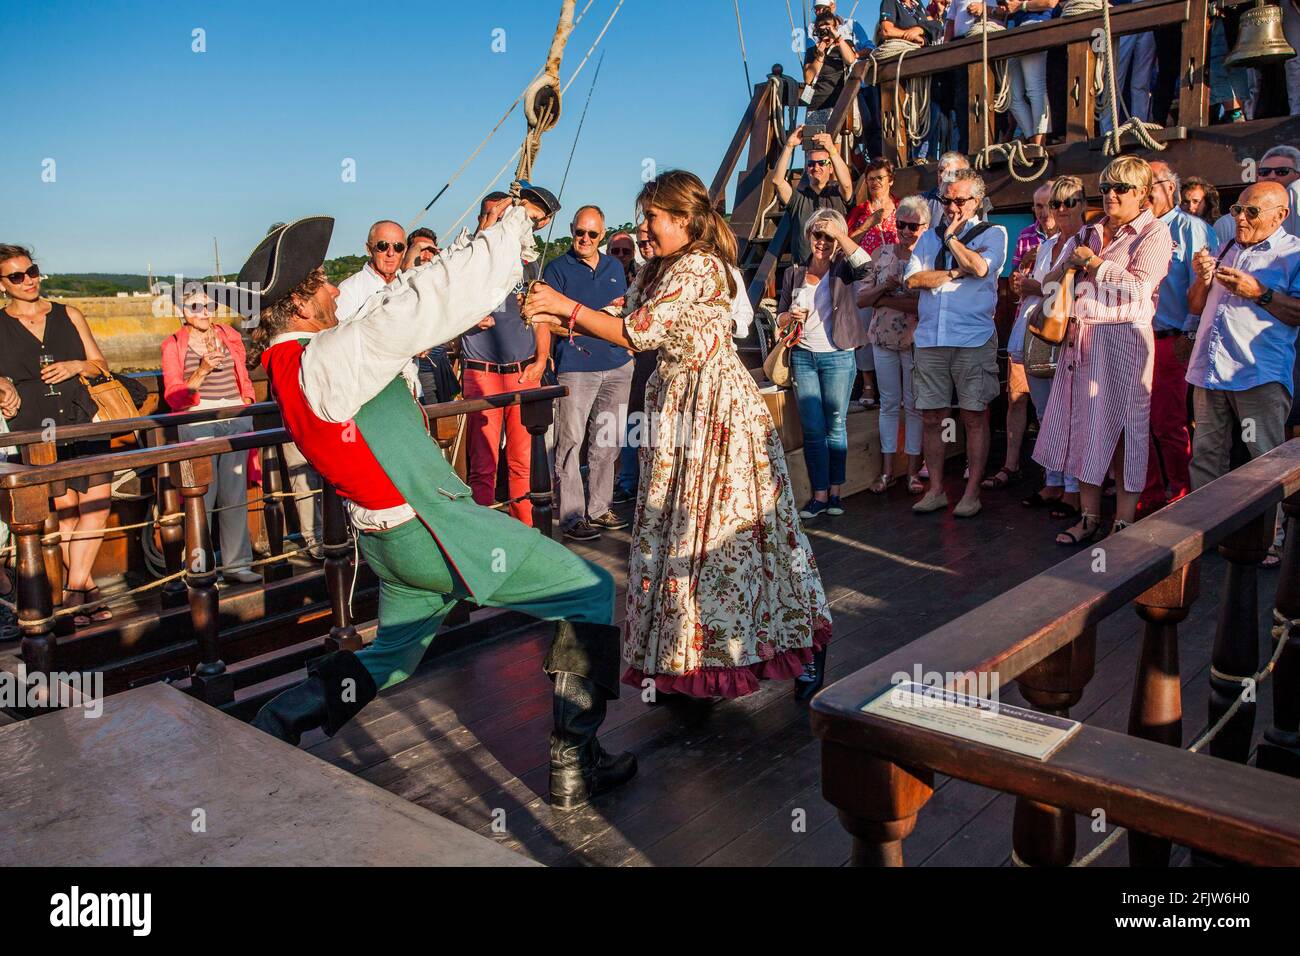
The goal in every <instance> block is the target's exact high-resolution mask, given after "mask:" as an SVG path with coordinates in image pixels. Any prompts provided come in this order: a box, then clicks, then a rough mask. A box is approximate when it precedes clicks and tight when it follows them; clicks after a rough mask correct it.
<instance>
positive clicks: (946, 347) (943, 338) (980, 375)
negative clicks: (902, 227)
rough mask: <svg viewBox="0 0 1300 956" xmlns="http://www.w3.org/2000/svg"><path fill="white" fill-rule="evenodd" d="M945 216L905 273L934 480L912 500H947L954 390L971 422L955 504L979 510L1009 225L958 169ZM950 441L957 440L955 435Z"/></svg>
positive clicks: (946, 196)
mask: <svg viewBox="0 0 1300 956" xmlns="http://www.w3.org/2000/svg"><path fill="white" fill-rule="evenodd" d="M941 189H942V193H941V197H942V198H941V200H940V203H941V205H942V207H943V210H944V218H943V220H942V221H940V222H939V223H938V224H937V225H936V226H935V228H933V229H931V230H929V231H928V232H926V233H925V235H923V236H922V237H921V238H920V239H919V240H918V241H917V243H916V248H915V249H914V250H913V251H912V258H911V260H910V261H909V262H908V264H907V269H906V271H905V273H904V280H905V281H906V284H907V288H908V289H914V290H918V291H919V292H920V301H919V305H918V314H919V319H918V321H917V326H916V332H915V334H914V336H913V345H914V347H915V359H914V362H915V368H914V371H913V383H914V387H915V392H916V407H917V408H918V409H920V411H921V419H922V447H923V448H924V450H925V464H926V469H927V471H928V473H929V480H930V487H929V490H928V491H927V492H926V494H925V497H923V498H922V499H921V500H920V501H918V502H917V503H916V504H915V505H913V506H912V510H913V511H915V512H917V513H918V514H925V513H927V512H932V511H941V510H943V509H945V508H947V507H948V496H947V494H946V493H945V492H944V490H943V466H944V460H945V458H946V455H945V440H944V439H945V437H946V436H945V431H946V429H947V428H948V426H947V425H946V424H945V423H946V422H948V421H949V419H950V416H951V414H952V412H951V409H952V397H953V394H954V393H955V394H956V396H957V404H958V407H959V408H960V409H961V420H962V424H963V425H964V426H965V429H966V458H967V461H968V462H969V465H970V469H969V472H968V473H967V478H966V490H965V493H964V494H963V495H962V498H961V501H959V502H958V503H957V507H956V508H955V509H953V514H954V515H956V516H957V517H959V518H973V517H974V516H975V515H977V514H979V513H980V509H981V507H982V506H981V504H980V481H981V480H982V479H983V477H984V466H985V464H986V463H987V461H988V455H989V411H988V407H989V403H990V402H992V401H993V400H994V399H995V398H997V396H998V392H999V390H1000V386H999V384H998V335H997V329H996V328H995V326H994V324H993V312H994V310H995V309H996V308H997V302H998V274H999V273H1001V271H1002V265H1003V263H1005V262H1006V259H1007V231H1006V229H1005V228H1004V227H1002V226H995V225H993V224H992V223H989V222H987V221H985V220H982V219H981V217H980V214H979V212H980V206H981V204H982V203H983V200H984V180H983V179H981V178H980V176H979V174H978V173H976V172H974V171H973V170H970V169H959V170H956V171H955V172H953V173H952V178H951V179H948V180H946V181H944V182H943V185H942V187H941ZM949 440H951V439H949Z"/></svg>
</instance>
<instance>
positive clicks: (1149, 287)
mask: <svg viewBox="0 0 1300 956" xmlns="http://www.w3.org/2000/svg"><path fill="white" fill-rule="evenodd" d="M1151 180H1152V176H1151V167H1150V166H1148V165H1147V163H1146V160H1143V159H1139V158H1137V157H1136V156H1121V157H1119V158H1118V159H1115V160H1113V161H1112V162H1111V164H1110V165H1109V166H1107V167H1106V170H1105V171H1104V172H1103V173H1102V174H1101V194H1102V209H1103V211H1104V212H1105V218H1103V219H1102V220H1101V221H1100V222H1098V223H1096V224H1094V225H1091V226H1085V227H1084V228H1083V229H1082V230H1081V231H1080V232H1079V233H1078V234H1076V235H1075V236H1074V237H1073V238H1071V239H1070V240H1069V241H1068V242H1067V243H1066V245H1065V248H1064V249H1063V250H1062V253H1061V254H1062V255H1063V256H1064V260H1063V262H1062V264H1061V265H1060V266H1058V267H1057V268H1056V269H1054V270H1053V271H1052V272H1050V273H1048V275H1047V276H1046V279H1045V281H1044V285H1049V284H1051V283H1056V282H1059V281H1060V280H1061V277H1062V275H1063V274H1064V272H1065V269H1066V268H1067V267H1073V268H1075V269H1076V270H1077V272H1076V275H1075V298H1074V308H1073V309H1072V312H1071V314H1072V315H1073V316H1074V318H1075V321H1074V322H1073V323H1072V328H1071V330H1070V333H1069V342H1068V345H1067V348H1066V350H1065V351H1064V352H1063V353H1062V355H1061V362H1060V365H1059V367H1058V368H1057V372H1056V378H1055V379H1054V380H1053V382H1052V394H1051V398H1050V399H1049V400H1048V403H1047V414H1046V415H1045V416H1044V421H1043V426H1042V429H1041V432H1040V435H1039V439H1038V442H1037V445H1036V447H1035V449H1034V460H1035V461H1037V462H1038V463H1039V464H1040V465H1042V466H1043V467H1044V468H1047V469H1049V470H1051V471H1063V472H1065V473H1066V474H1070V475H1076V476H1077V477H1078V479H1079V492H1080V498H1081V504H1082V515H1081V516H1080V518H1079V522H1078V523H1077V524H1075V525H1074V526H1073V527H1071V528H1069V529H1067V530H1066V531H1063V532H1061V534H1059V535H1057V537H1056V541H1057V543H1058V544H1063V545H1077V544H1085V543H1087V542H1090V541H1094V540H1096V539H1097V538H1098V537H1099V536H1100V534H1101V486H1102V483H1103V482H1104V481H1105V480H1106V474H1107V472H1108V471H1110V470H1111V469H1112V468H1113V469H1114V473H1115V484H1116V486H1117V500H1116V508H1115V510H1116V520H1115V526H1114V530H1116V531H1119V530H1122V529H1123V528H1125V527H1127V526H1128V525H1130V524H1132V523H1133V521H1134V518H1135V509H1136V507H1137V499H1138V495H1139V493H1140V492H1141V491H1142V488H1143V486H1144V485H1145V483H1146V473H1147V443H1148V423H1149V420H1150V415H1151V377H1152V372H1153V369H1154V356H1155V352H1154V339H1153V338H1152V331H1151V320H1152V319H1153V318H1154V316H1155V311H1156V297H1157V295H1158V293H1159V289H1160V283H1161V282H1163V281H1164V278H1165V273H1166V272H1168V270H1169V260H1170V258H1171V256H1172V255H1173V239H1172V237H1171V236H1170V234H1169V228H1168V227H1167V226H1166V225H1165V224H1164V223H1163V222H1161V221H1160V220H1159V219H1157V218H1156V217H1155V216H1154V215H1152V214H1151V211H1150V210H1149V209H1145V208H1144V206H1145V205H1146V203H1147V199H1148V196H1149V195H1150V192H1151Z"/></svg>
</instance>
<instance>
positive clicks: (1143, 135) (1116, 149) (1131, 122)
mask: <svg viewBox="0 0 1300 956" xmlns="http://www.w3.org/2000/svg"><path fill="white" fill-rule="evenodd" d="M1101 17H1102V21H1101V22H1102V28H1103V29H1104V30H1105V33H1106V50H1105V58H1106V88H1107V90H1106V93H1107V95H1106V100H1107V106H1108V107H1109V113H1110V132H1109V133H1107V134H1106V142H1105V143H1104V144H1103V146H1102V152H1103V153H1105V155H1107V156H1118V155H1119V154H1120V152H1121V150H1122V149H1123V147H1122V144H1121V143H1120V138H1121V137H1122V136H1123V135H1124V133H1126V132H1130V133H1132V134H1133V135H1134V136H1135V137H1136V138H1137V141H1138V142H1139V143H1141V144H1142V145H1143V146H1145V147H1146V148H1147V149H1150V150H1153V151H1155V152H1160V151H1162V150H1163V149H1164V148H1165V147H1164V144H1162V143H1157V142H1156V141H1155V140H1154V139H1152V138H1151V134H1150V133H1149V132H1148V130H1153V129H1163V127H1162V126H1161V125H1160V124H1159V123H1147V122H1145V121H1143V120H1139V119H1134V118H1133V117H1132V116H1129V118H1128V119H1127V120H1126V121H1125V122H1124V124H1123V125H1120V123H1119V108H1118V105H1117V95H1116V92H1115V40H1114V37H1113V36H1112V35H1111V31H1110V4H1109V3H1103V4H1102V5H1101ZM1125 115H1127V111H1126V114H1125Z"/></svg>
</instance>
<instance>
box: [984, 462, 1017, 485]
mask: <svg viewBox="0 0 1300 956" xmlns="http://www.w3.org/2000/svg"><path fill="white" fill-rule="evenodd" d="M1020 475H1021V470H1020V469H1019V468H1016V469H1011V468H1005V467H1004V468H999V469H998V470H997V471H996V472H994V473H993V474H991V475H989V477H987V478H985V479H984V480H983V481H981V482H980V487H981V488H987V489H989V490H996V489H998V488H1005V487H1006V486H1007V485H1010V484H1014V483H1015V482H1017V481H1019V480H1020Z"/></svg>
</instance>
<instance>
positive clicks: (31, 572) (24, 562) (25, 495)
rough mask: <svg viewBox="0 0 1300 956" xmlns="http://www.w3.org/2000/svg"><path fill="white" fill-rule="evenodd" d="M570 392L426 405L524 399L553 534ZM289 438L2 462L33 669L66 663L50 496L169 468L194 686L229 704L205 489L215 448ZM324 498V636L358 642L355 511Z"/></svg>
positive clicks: (539, 517) (537, 483)
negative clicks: (351, 595) (553, 432)
mask: <svg viewBox="0 0 1300 956" xmlns="http://www.w3.org/2000/svg"><path fill="white" fill-rule="evenodd" d="M567 393H568V390H567V389H566V388H564V387H562V386H549V387H544V388H536V389H527V390H522V391H515V392H506V393H503V394H500V395H493V396H490V397H487V398H479V399H473V400H469V401H458V402H446V403H441V404H437V405H427V406H425V413H426V415H427V416H428V418H429V421H430V422H431V423H436V422H437V421H439V420H441V419H448V418H453V417H456V416H460V415H465V414H468V413H470V412H475V411H482V410H486V409H492V408H504V407H508V406H511V405H518V406H520V414H521V418H522V420H523V424H524V426H525V428H527V429H528V432H529V434H530V435H531V436H532V448H531V462H530V463H531V469H532V477H531V482H530V493H529V500H530V501H531V503H532V509H533V524H534V526H535V527H537V528H538V529H539V530H540V531H541V532H542V533H543V534H545V535H549V534H550V533H551V479H550V470H549V464H548V459H547V454H546V444H545V434H546V430H547V428H548V427H549V426H550V424H551V422H552V408H551V403H552V402H553V401H554V400H555V399H557V398H560V397H562V396H564V395H566V394H567ZM220 412H221V414H220V417H233V416H237V415H239V414H241V413H242V414H244V415H249V414H262V413H266V414H268V415H272V416H275V417H276V418H278V414H279V412H278V409H277V407H276V406H275V405H273V404H269V403H268V404H263V405H262V406H245V407H244V408H243V409H223V410H220ZM202 414H205V413H179V415H161V416H152V417H149V418H144V419H130V420H124V421H117V422H110V423H103V424H102V425H99V424H97V425H76V426H68V427H67V428H63V429H60V430H59V432H58V436H57V437H58V439H59V440H60V441H62V440H65V439H67V438H72V437H82V438H84V437H91V436H94V437H103V436H105V435H108V434H115V433H118V432H121V431H123V430H128V429H130V430H143V431H148V432H149V433H151V434H157V433H159V432H162V431H164V430H165V427H166V426H168V425H171V426H174V425H175V424H177V422H176V419H177V418H181V419H189V420H195V419H194V416H196V415H202ZM197 420H203V419H197ZM160 422H162V424H160ZM36 434H37V436H38V437H37V439H36V440H33V439H32V435H31V434H30V433H15V435H14V436H10V437H12V438H13V440H15V441H16V442H18V443H21V445H22V447H23V448H25V449H35V448H46V447H47V446H48V447H50V448H52V447H53V446H52V445H50V443H49V442H48V441H43V440H40V436H39V433H36ZM6 440H9V438H8V437H7V438H6ZM288 441H292V438H291V436H290V435H289V433H288V432H287V431H285V430H284V429H283V428H268V429H262V430H259V431H254V432H249V433H246V434H242V435H234V436H230V437H226V438H207V439H200V440H195V441H186V442H174V443H168V444H158V445H156V446H154V447H147V448H139V449H132V450H128V451H119V452H113V453H110V454H105V455H94V456H87V457H82V458H77V459H74V460H70V461H49V462H44V463H23V464H6V463H0V517H3V518H4V520H5V521H6V522H7V523H8V524H9V525H10V529H11V531H12V532H13V538H14V547H15V554H16V559H17V561H16V563H17V571H18V575H17V578H18V580H17V592H16V593H17V596H18V597H17V603H18V621H19V627H20V629H21V631H22V657H23V660H24V662H25V663H26V665H27V669H28V672H29V673H38V672H39V673H42V674H46V675H48V674H52V673H55V672H57V671H60V670H62V669H64V668H63V667H61V665H60V655H59V636H58V634H59V631H58V629H57V628H56V620H57V618H58V617H60V616H64V615H60V614H59V613H58V610H57V609H58V604H57V602H56V598H55V595H56V594H61V591H62V584H63V565H62V553H61V548H60V539H59V535H58V530H57V523H55V522H54V516H53V514H52V512H51V505H50V498H51V496H52V495H53V494H55V493H57V492H58V491H59V490H60V489H61V488H62V487H63V484H62V483H63V482H66V481H67V480H68V479H69V478H74V477H84V476H89V475H96V474H103V473H108V472H116V471H120V470H126V469H143V468H150V467H158V468H159V469H160V472H161V474H160V478H159V488H158V496H159V512H160V519H159V535H160V538H161V539H162V544H163V551H164V554H165V555H166V559H167V572H168V575H169V576H170V575H176V576H177V579H178V580H181V581H183V583H182V585H181V587H182V593H183V594H184V595H185V597H186V598H187V600H188V603H189V609H190V617H191V622H192V631H193V634H194V638H195V640H196V642H197V646H198V657H199V662H198V664H197V666H196V667H195V668H194V670H193V674H192V675H191V689H192V691H193V692H194V693H196V694H197V695H198V696H199V697H201V698H202V699H204V700H206V701H207V702H209V703H212V704H217V705H221V704H227V703H229V702H230V701H231V699H232V696H233V690H234V688H233V685H232V682H231V680H230V675H229V673H228V672H227V668H226V665H225V662H224V661H223V660H222V658H221V649H220V641H219V635H218V626H217V625H218V615H217V610H218V602H217V589H216V583H217V574H218V570H219V569H218V568H217V565H216V561H215V557H214V554H213V547H212V539H211V533H210V529H209V524H208V516H207V513H206V510H205V507H204V500H203V496H204V494H205V493H206V492H207V490H208V486H209V485H210V484H211V482H212V480H213V475H212V459H213V456H215V455H220V454H225V453H227V452H234V451H248V450H250V449H254V448H259V449H263V450H264V453H267V454H268V457H269V458H270V456H271V455H273V453H274V449H276V448H277V447H278V446H279V445H281V444H283V443H285V442H288ZM263 473H264V481H267V482H270V484H269V485H268V486H264V489H263V490H264V494H265V502H266V503H265V514H264V520H265V522H266V526H267V538H268V542H269V544H270V547H271V552H272V556H273V557H278V556H281V555H283V554H284V551H283V544H284V533H283V532H284V521H283V512H282V506H281V504H280V495H279V494H277V493H276V491H277V490H278V469H277V468H276V467H275V462H274V460H273V458H270V460H268V461H267V462H266V463H265V466H264V470H263ZM271 476H275V477H271ZM323 499H324V503H323V511H324V535H323V537H324V542H323V544H324V550H325V572H324V573H325V577H326V581H327V583H328V591H329V597H330V604H331V623H332V626H331V629H330V634H329V636H327V637H326V638H325V646H326V648H327V649H337V648H339V647H344V648H348V649H356V648H358V647H360V638H359V637H358V636H357V634H356V629H355V627H354V626H353V622H352V620H351V616H350V612H349V610H348V604H347V593H346V583H347V581H348V580H349V578H350V574H349V569H350V566H351V560H352V558H351V555H352V549H351V546H350V544H349V538H348V531H347V520H346V517H345V515H344V511H343V506H342V502H341V500H340V499H339V497H338V495H337V494H336V493H335V492H334V489H333V488H332V487H330V486H329V483H328V482H325V483H324V488H323ZM51 528H53V531H52V532H51ZM262 567H263V574H264V577H265V580H266V582H267V583H268V584H269V583H270V582H271V581H273V580H277V579H278V578H280V577H281V576H283V574H284V573H285V570H287V569H285V568H284V565H283V563H282V562H277V561H269V562H267V563H265V564H264V565H262Z"/></svg>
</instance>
